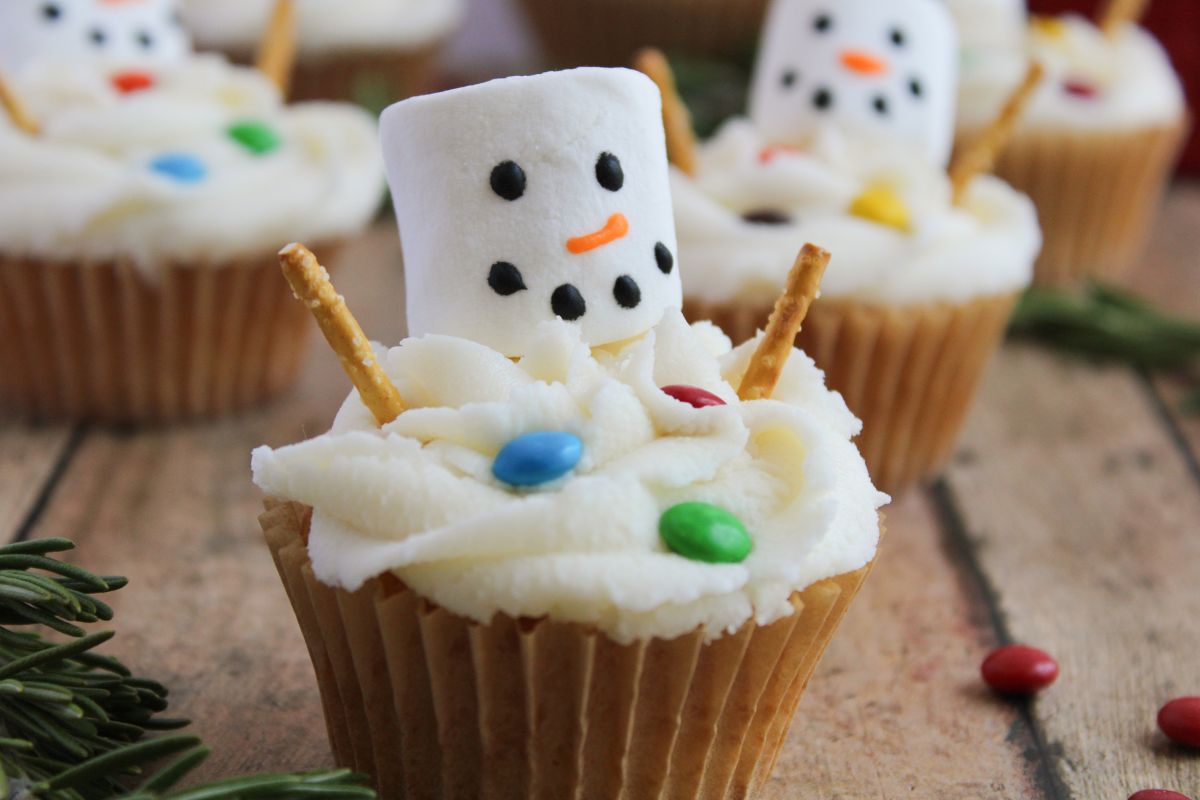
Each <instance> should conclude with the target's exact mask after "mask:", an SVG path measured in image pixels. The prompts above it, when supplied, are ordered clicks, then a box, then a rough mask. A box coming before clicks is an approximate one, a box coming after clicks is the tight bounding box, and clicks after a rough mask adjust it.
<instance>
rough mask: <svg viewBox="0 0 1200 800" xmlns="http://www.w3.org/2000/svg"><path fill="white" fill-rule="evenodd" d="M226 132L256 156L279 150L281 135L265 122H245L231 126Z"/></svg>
mask: <svg viewBox="0 0 1200 800" xmlns="http://www.w3.org/2000/svg"><path fill="white" fill-rule="evenodd" d="M226 132H227V133H228V134H229V138H231V139H233V140H234V141H235V142H237V143H238V144H240V145H241V146H242V147H244V148H246V149H247V150H249V151H250V152H251V153H253V154H254V155H256V156H262V155H266V154H267V153H270V152H272V151H274V150H277V149H278V148H279V145H280V139H279V134H278V133H276V132H275V129H274V128H272V127H271V126H270V125H267V124H266V123H265V122H258V121H255V120H243V121H241V122H238V123H235V124H233V125H230V126H229V129H228V130H227V131H226Z"/></svg>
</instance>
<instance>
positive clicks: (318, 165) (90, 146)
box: [0, 56, 384, 273]
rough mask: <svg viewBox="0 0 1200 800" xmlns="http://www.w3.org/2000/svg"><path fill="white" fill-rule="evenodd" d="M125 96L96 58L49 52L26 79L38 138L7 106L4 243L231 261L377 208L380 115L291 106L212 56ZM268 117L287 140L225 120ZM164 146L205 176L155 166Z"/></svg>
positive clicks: (146, 263) (335, 230)
mask: <svg viewBox="0 0 1200 800" xmlns="http://www.w3.org/2000/svg"><path fill="white" fill-rule="evenodd" d="M156 80H157V83H156V85H155V87H153V88H151V89H146V90H143V91H139V92H134V93H132V94H127V95H122V94H120V93H119V92H118V91H117V90H116V89H115V88H113V86H112V84H111V83H110V81H109V80H108V79H107V78H106V77H105V75H104V74H103V73H102V72H100V71H98V70H96V69H81V68H78V67H72V66H68V65H65V64H60V65H49V64H43V65H38V66H36V67H35V68H31V69H30V70H29V71H27V72H26V74H24V75H23V76H22V79H21V80H20V81H18V82H17V84H16V85H17V89H18V90H19V92H20V94H21V96H22V97H23V98H25V100H26V101H27V102H28V104H29V106H30V107H31V109H32V112H33V115H34V117H35V118H36V119H37V120H38V122H39V123H40V125H41V127H42V133H41V134H40V135H39V136H37V137H30V136H28V135H27V134H25V133H23V132H21V131H19V130H17V129H16V128H14V127H13V126H12V125H11V123H9V122H8V120H7V118H6V117H3V116H2V115H0V242H2V243H3V248H4V250H5V252H6V253H9V254H11V253H14V252H15V253H21V254H25V255H30V256H37V257H44V258H53V259H77V258H88V259H91V260H101V259H107V258H117V257H121V258H128V259H132V260H133V261H134V262H135V263H136V264H138V265H139V266H140V267H141V268H143V269H145V270H146V271H147V272H148V273H153V272H154V270H155V268H156V265H160V264H161V263H162V262H163V261H185V262H204V263H208V262H223V261H227V260H229V259H237V258H242V257H259V256H263V255H266V254H270V253H273V252H274V251H276V250H278V248H279V247H280V246H282V245H283V244H285V243H287V242H289V241H298V240H299V241H307V242H311V243H320V242H322V241H325V240H331V239H339V238H343V237H345V236H348V235H352V234H354V233H356V232H358V231H359V230H361V229H362V228H363V227H364V226H365V225H366V224H367V223H368V222H369V221H370V219H371V217H372V215H373V214H374V212H375V210H376V209H377V208H378V207H379V203H380V199H381V197H382V193H383V188H384V186H383V170H382V164H381V161H380V158H379V154H378V147H377V144H376V128H375V125H374V123H373V122H372V120H371V119H370V118H369V117H368V116H367V115H366V114H364V113H363V112H361V111H359V110H357V109H355V108H353V107H350V106H340V105H333V104H304V105H296V106H291V107H285V106H283V105H282V104H281V102H280V99H279V95H278V92H276V90H275V88H274V87H273V86H272V85H271V84H270V83H269V82H268V81H267V80H266V79H265V78H264V77H263V76H261V75H260V74H259V73H257V72H255V71H253V70H250V69H245V68H240V67H233V66H230V65H229V64H227V63H226V62H225V61H224V60H222V59H220V58H218V57H215V56H201V57H197V58H195V59H192V60H190V61H188V62H186V63H184V64H181V65H178V66H175V67H170V68H164V69H163V70H161V71H159V72H158V73H157V74H156ZM243 121H256V122H262V123H265V124H267V125H268V126H270V128H271V129H273V130H274V131H275V132H276V134H277V135H278V137H279V139H280V143H281V144H280V146H279V147H278V149H276V150H274V151H272V152H269V153H265V154H261V155H256V154H254V153H252V152H250V151H249V150H247V149H246V148H245V147H243V146H242V145H240V144H238V143H237V142H235V141H234V140H233V139H232V138H230V136H229V135H228V134H227V130H228V128H229V127H230V126H231V125H233V124H235V123H239V122H243ZM166 153H186V154H190V155H192V156H194V157H196V158H198V159H199V160H200V161H201V162H202V163H203V164H204V165H205V167H206V170H207V174H206V176H205V177H204V178H203V179H202V180H200V181H198V182H195V183H186V182H180V181H178V180H174V179H172V178H169V177H166V176H164V175H163V174H160V173H159V172H156V171H154V170H152V169H151V168H150V166H149V165H150V164H151V162H152V161H154V160H155V159H156V158H157V157H159V156H161V155H163V154H166Z"/></svg>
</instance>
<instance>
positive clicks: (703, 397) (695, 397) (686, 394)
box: [662, 385, 725, 408]
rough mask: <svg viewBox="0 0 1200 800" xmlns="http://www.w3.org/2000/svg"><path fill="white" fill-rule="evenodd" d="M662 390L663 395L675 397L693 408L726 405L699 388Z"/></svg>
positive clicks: (663, 388) (686, 387)
mask: <svg viewBox="0 0 1200 800" xmlns="http://www.w3.org/2000/svg"><path fill="white" fill-rule="evenodd" d="M662 390H663V394H666V395H669V396H671V397H674V398H675V399H676V400H678V401H679V402H681V403H687V404H688V405H690V406H692V407H693V408H708V407H709V406H723V405H725V401H724V400H722V399H721V398H719V397H717V396H716V395H715V394H713V393H712V392H709V391H706V390H704V389H701V388H700V387H699V386H678V385H676V386H664V387H662Z"/></svg>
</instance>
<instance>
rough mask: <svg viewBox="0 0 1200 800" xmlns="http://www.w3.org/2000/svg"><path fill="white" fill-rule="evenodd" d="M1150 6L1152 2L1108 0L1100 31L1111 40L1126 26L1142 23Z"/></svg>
mask: <svg viewBox="0 0 1200 800" xmlns="http://www.w3.org/2000/svg"><path fill="white" fill-rule="evenodd" d="M1149 6H1150V0H1108V2H1107V3H1105V5H1104V10H1103V11H1102V12H1101V13H1100V29H1101V30H1102V31H1104V35H1105V36H1107V37H1108V38H1110V39H1111V38H1113V37H1114V36H1116V35H1117V34H1118V33H1119V32H1120V31H1121V29H1122V28H1124V27H1125V26H1126V25H1136V24H1137V23H1138V22H1140V21H1141V19H1142V17H1144V16H1145V15H1146V9H1147V8H1148V7H1149Z"/></svg>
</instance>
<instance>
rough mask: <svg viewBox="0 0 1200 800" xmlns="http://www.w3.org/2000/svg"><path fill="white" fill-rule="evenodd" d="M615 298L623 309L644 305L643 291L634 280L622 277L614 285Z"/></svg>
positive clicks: (625, 276) (626, 276)
mask: <svg viewBox="0 0 1200 800" xmlns="http://www.w3.org/2000/svg"><path fill="white" fill-rule="evenodd" d="M613 298H614V299H615V300H616V301H617V305H619V306H620V307H621V308H637V307H638V306H639V305H641V303H642V289H641V287H639V286H638V285H637V281H635V280H634V279H633V278H631V277H630V276H628V275H622V276H621V277H619V278H617V282H616V283H614V284H613Z"/></svg>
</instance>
